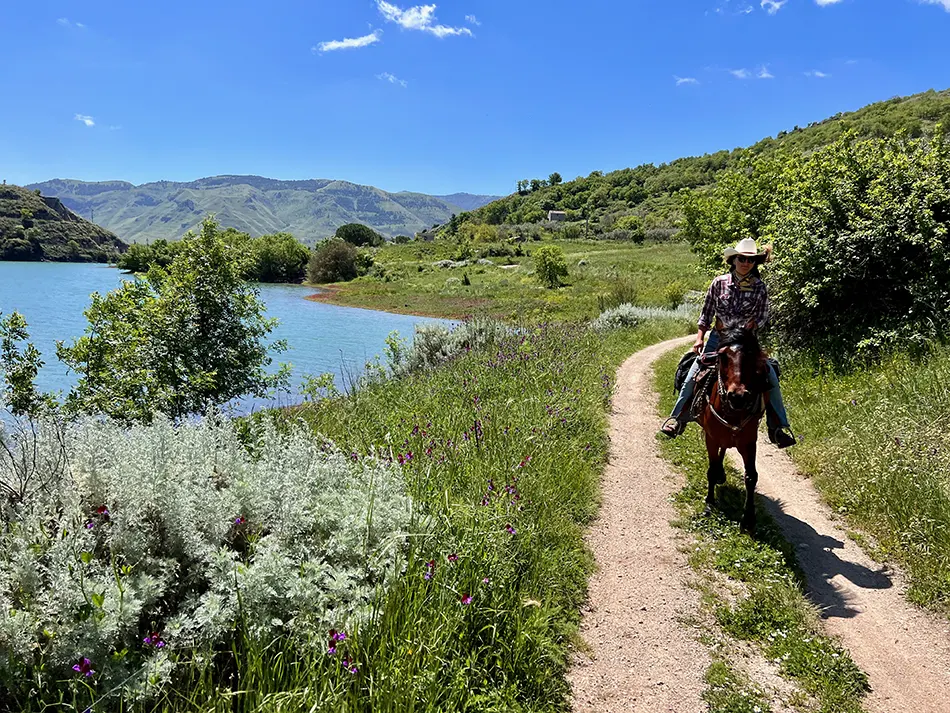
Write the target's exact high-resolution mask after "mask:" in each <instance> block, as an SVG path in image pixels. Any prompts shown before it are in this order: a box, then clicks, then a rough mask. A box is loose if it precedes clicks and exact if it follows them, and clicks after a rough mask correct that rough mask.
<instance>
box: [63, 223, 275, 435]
mask: <svg viewBox="0 0 950 713" xmlns="http://www.w3.org/2000/svg"><path fill="white" fill-rule="evenodd" d="M246 270H247V256H246V255H244V254H242V253H241V252H240V251H239V250H237V249H235V248H234V247H232V246H230V245H229V244H228V243H227V241H226V240H225V239H224V237H223V234H222V231H221V230H220V229H219V227H218V224H217V223H216V222H215V221H214V220H212V219H210V218H208V219H206V220H205V221H204V222H203V223H202V226H201V230H200V232H198V233H197V234H194V233H189V234H187V235H186V236H185V237H184V238H183V239H182V240H181V243H180V251H179V253H178V254H177V255H176V256H175V259H174V260H173V261H172V263H171V264H170V265H169V266H168V268H167V269H163V268H160V267H157V266H153V267H152V268H151V269H150V270H149V272H148V274H147V275H146V277H145V279H144V280H136V281H134V282H126V283H125V284H123V286H122V287H121V288H119V289H118V290H114V291H113V292H110V293H108V294H107V295H106V296H104V297H103V296H102V295H99V294H98V293H96V294H93V296H92V305H91V306H90V307H89V309H87V310H86V312H85V314H86V317H87V319H88V320H89V326H88V327H87V328H86V333H85V335H84V336H82V337H80V338H79V339H77V340H76V341H74V342H73V343H72V344H70V345H66V344H65V343H63V342H60V343H59V344H58V346H57V349H56V353H57V355H58V356H59V358H60V360H61V361H63V363H65V364H66V365H67V366H68V367H69V368H70V369H71V370H72V371H73V372H75V373H76V374H77V375H78V376H79V382H78V383H77V385H76V386H75V388H74V389H73V390H72V391H71V392H70V393H69V395H68V396H67V399H66V404H65V406H66V410H67V412H71V413H93V414H106V415H108V416H111V417H113V418H116V419H119V420H122V421H126V422H148V421H150V420H151V419H152V418H153V416H154V415H155V414H156V413H164V414H166V415H168V416H169V417H171V418H173V419H178V418H181V417H183V416H186V415H189V414H195V413H199V414H200V413H204V412H205V411H206V410H207V409H208V408H210V407H213V406H217V405H221V404H224V403H226V402H228V401H230V400H231V399H234V398H236V397H239V396H244V395H248V394H253V395H256V396H264V395H266V393H267V391H268V390H269V389H272V388H275V387H280V386H282V385H284V384H286V380H287V373H286V369H283V368H282V369H281V370H279V371H278V372H277V373H276V374H268V373H267V372H266V368H267V367H268V366H269V365H270V364H271V362H272V357H271V353H277V352H280V351H283V350H284V349H285V348H286V345H285V344H284V343H283V342H275V343H273V344H271V345H267V344H266V343H265V339H266V338H267V337H268V335H269V334H270V332H271V330H272V329H273V328H274V326H275V324H276V320H273V319H268V318H266V317H265V307H264V303H263V302H261V300H260V299H259V296H258V293H257V290H256V289H254V287H252V286H251V285H250V284H249V283H247V282H246V281H245V279H244V275H245V273H246Z"/></svg>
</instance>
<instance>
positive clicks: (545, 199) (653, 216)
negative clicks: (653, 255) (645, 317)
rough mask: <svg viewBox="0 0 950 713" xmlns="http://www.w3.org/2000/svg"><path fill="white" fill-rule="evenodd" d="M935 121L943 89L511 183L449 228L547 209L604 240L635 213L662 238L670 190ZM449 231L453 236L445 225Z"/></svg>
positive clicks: (944, 99) (949, 105) (946, 107)
mask: <svg viewBox="0 0 950 713" xmlns="http://www.w3.org/2000/svg"><path fill="white" fill-rule="evenodd" d="M939 121H944V122H950V91H941V92H935V91H929V92H924V93H922V94H916V95H914V96H910V97H895V98H894V99H890V100H888V101H884V102H878V103H876V104H871V105H869V106H866V107H864V108H862V109H859V110H858V111H855V112H850V113H845V114H837V115H835V116H833V117H831V118H829V119H825V120H824V121H819V122H816V123H813V124H810V125H809V126H808V127H806V128H799V127H797V126H796V127H795V128H794V129H792V130H791V131H782V132H780V133H779V134H778V135H777V136H776V137H774V138H766V139H763V140H762V141H759V142H758V143H756V144H754V145H752V146H750V147H748V148H738V149H734V150H732V151H718V152H716V153H713V154H707V155H704V156H697V157H692V158H680V159H677V160H675V161H671V162H670V163H667V164H660V165H659V166H655V165H653V164H644V165H641V166H637V167H635V168H624V169H621V170H618V171H612V172H610V173H606V174H605V173H602V172H601V171H594V172H593V173H591V174H590V175H589V176H586V177H578V178H576V179H574V180H573V181H565V182H560V181H559V180H557V179H559V178H560V176H559V175H558V174H552V176H551V177H549V178H548V179H546V180H545V179H527V180H523V181H519V182H518V186H517V188H518V190H517V192H516V193H513V194H512V195H510V196H508V197H506V198H503V199H501V200H498V201H495V202H494V203H490V204H488V205H486V206H483V207H481V208H479V209H477V210H475V211H472V212H471V213H466V214H464V215H462V216H459V219H458V220H457V221H456V227H457V226H458V225H459V224H461V223H463V222H465V221H470V222H473V223H488V224H490V225H500V224H521V223H537V222H539V221H543V220H546V219H547V214H548V211H550V210H562V211H566V212H567V218H568V220H569V221H585V220H588V219H589V225H588V226H587V228H588V230H589V235H591V236H598V237H599V236H603V237H609V236H610V233H611V232H612V231H614V230H616V229H617V228H616V223H617V221H618V220H620V219H622V218H624V217H625V216H637V217H639V218H640V219H641V220H642V226H643V230H644V231H645V234H646V236H647V237H651V238H665V237H667V236H669V234H670V233H671V232H674V231H675V230H676V229H677V228H678V227H679V221H680V220H681V218H682V215H681V209H680V205H679V202H678V201H677V199H676V193H677V192H679V191H681V190H684V189H688V190H694V189H700V190H702V189H704V188H705V187H708V186H711V185H713V184H715V183H716V182H717V181H718V180H719V179H720V175H721V173H722V172H723V171H727V170H730V169H735V168H738V167H739V166H740V165H743V164H744V162H748V161H750V160H752V159H754V158H758V157H768V156H771V155H772V154H774V153H776V152H781V151H785V152H789V153H795V154H799V153H803V152H807V151H812V150H814V149H817V148H819V147H822V146H826V145H828V144H830V143H833V142H834V141H836V140H838V139H839V138H841V137H842V136H844V135H845V134H847V133H848V132H854V133H855V134H856V135H857V136H859V137H886V136H893V135H894V134H895V133H896V132H898V131H901V130H903V131H906V132H907V133H908V134H909V135H910V136H911V137H915V136H921V135H924V134H929V133H930V132H931V131H932V129H933V127H934V125H935V124H936V123H937V122H939ZM555 177H556V178H555ZM552 178H555V180H553V181H552V180H551V179H552ZM449 232H450V233H451V234H455V230H452V229H451V228H450V229H449ZM614 237H616V238H622V237H623V236H622V235H618V236H614Z"/></svg>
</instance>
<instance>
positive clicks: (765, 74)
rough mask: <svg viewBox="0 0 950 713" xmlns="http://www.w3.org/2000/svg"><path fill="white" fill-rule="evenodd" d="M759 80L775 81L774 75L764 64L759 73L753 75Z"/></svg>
mask: <svg viewBox="0 0 950 713" xmlns="http://www.w3.org/2000/svg"><path fill="white" fill-rule="evenodd" d="M755 76H756V77H758V78H759V79H775V75H774V74H772V73H771V72H770V71H769V68H768V67H766V66H765V65H764V64H763V65H762V66H761V67H760V68H759V73H758V74H757V75H755Z"/></svg>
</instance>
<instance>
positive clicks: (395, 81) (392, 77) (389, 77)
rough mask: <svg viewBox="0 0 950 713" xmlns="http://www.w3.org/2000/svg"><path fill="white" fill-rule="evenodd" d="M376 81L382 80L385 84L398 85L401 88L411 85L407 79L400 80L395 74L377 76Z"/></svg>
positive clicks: (385, 73)
mask: <svg viewBox="0 0 950 713" xmlns="http://www.w3.org/2000/svg"><path fill="white" fill-rule="evenodd" d="M376 79H380V80H382V81H384V82H389V83H390V84H398V85H399V86H400V87H408V86H409V83H408V82H407V81H406V80H405V79H400V78H399V77H397V76H396V75H395V74H392V73H391V72H383V73H382V74H377V75H376Z"/></svg>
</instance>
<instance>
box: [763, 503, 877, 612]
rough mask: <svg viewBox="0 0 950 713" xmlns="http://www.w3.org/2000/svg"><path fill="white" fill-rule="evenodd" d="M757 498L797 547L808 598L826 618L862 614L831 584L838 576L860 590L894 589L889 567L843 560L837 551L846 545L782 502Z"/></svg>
mask: <svg viewBox="0 0 950 713" xmlns="http://www.w3.org/2000/svg"><path fill="white" fill-rule="evenodd" d="M758 496H759V498H760V499H761V502H762V504H763V505H764V507H765V509H766V511H767V512H768V513H769V515H771V516H772V519H773V520H774V521H775V524H776V525H777V526H778V528H779V530H780V531H781V533H782V535H783V536H784V538H785V540H786V541H788V542H789V543H790V544H791V545H792V546H793V547H794V550H795V555H796V559H797V562H798V566H799V568H800V569H801V571H802V574H804V576H805V580H806V585H807V586H806V593H807V595H808V598H809V599H810V600H811V601H812V602H813V603H814V604H815V605H816V606H817V607H818V609H819V610H820V613H821V617H822V618H823V619H829V618H832V617H839V618H851V617H854V616H857V615H858V614H859V613H860V610H859V609H857V608H856V607H855V606H854V604H853V603H852V601H850V598H849V596H848V593H847V592H845V591H842V590H840V589H839V588H837V587H835V585H834V584H833V583H832V581H831V580H832V579H833V578H835V577H837V576H838V575H840V576H842V577H844V578H845V579H847V580H848V581H849V582H851V583H852V584H853V585H854V586H855V587H857V588H859V589H888V588H890V587H892V586H894V582H893V580H892V579H891V576H890V574H889V573H888V570H887V568H886V567H884V566H882V567H881V568H880V569H877V570H873V569H869V568H868V567H865V566H864V565H861V564H857V563H855V562H848V561H846V560H842V559H841V558H840V557H838V555H837V554H836V553H835V550H838V549H841V548H843V547H844V542H842V541H841V540H839V539H837V538H835V537H831V536H830V535H823V534H821V533H820V532H818V531H816V530H815V528H813V527H812V526H811V525H809V524H808V523H807V522H804V521H802V520H799V519H798V518H797V517H794V516H793V515H790V514H788V513H787V512H785V509H784V507H783V503H782V501H781V500H779V499H773V498H770V497H767V496H765V495H762V494H761V493H760V494H758Z"/></svg>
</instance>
